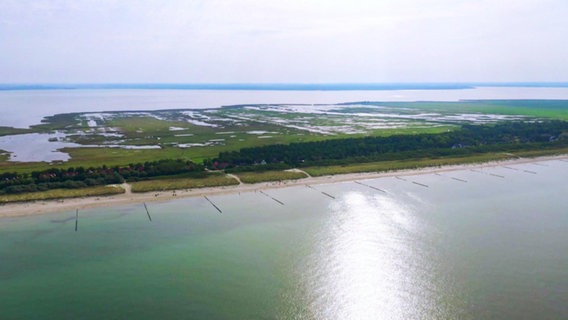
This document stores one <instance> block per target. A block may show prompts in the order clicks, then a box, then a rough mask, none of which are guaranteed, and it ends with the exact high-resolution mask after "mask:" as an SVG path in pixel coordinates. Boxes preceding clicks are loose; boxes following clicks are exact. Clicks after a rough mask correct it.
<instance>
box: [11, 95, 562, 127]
mask: <svg viewBox="0 0 568 320" xmlns="http://www.w3.org/2000/svg"><path fill="white" fill-rule="evenodd" d="M483 99H562V100H568V88H567V87H471V88H459V87H458V88H455V89H428V90H418V89H412V90H409V89H407V90H404V89H400V90H348V91H345V90H343V91H333V90H326V91H319V90H301V91H294V90H280V91H272V90H172V89H56V90H55V89H52V90H33V89H29V90H28V89H26V90H0V126H9V127H16V128H27V127H29V126H31V125H35V124H39V123H41V120H42V119H43V118H44V117H46V116H51V115H54V114H60V113H72V112H79V113H81V112H103V111H142V110H145V111H148V110H165V109H187V108H191V109H203V108H219V107H222V106H227V105H239V104H335V103H344V102H356V101H458V100H483Z"/></svg>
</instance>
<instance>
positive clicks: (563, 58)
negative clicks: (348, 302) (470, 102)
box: [0, 0, 568, 83]
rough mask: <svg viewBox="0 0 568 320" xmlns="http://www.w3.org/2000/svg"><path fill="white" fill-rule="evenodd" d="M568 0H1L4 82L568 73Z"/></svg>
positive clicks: (0, 79)
mask: <svg viewBox="0 0 568 320" xmlns="http://www.w3.org/2000/svg"><path fill="white" fill-rule="evenodd" d="M567 39H568V1H566V0H370V1H362V0H345V1H343V0H337V1H334V0H322V1H310V0H285V1H284V0H275V1H271V0H239V1H231V0H225V1H220V0H206V1H192V0H179V1H174V0H161V1H150V0H149V1H144V0H115V1H113V0H99V1H94V0H93V1H87V0H85V1H81V0H69V1H66V0H52V1H42V0H32V1H27V0H0V83H22V82H24V83H33V82H43V83H45V82H57V83H67V82H183V83H200V82H208V83H209V82H229V83H234V82H428V81H438V82H440V81H442V82H444V81H445V82H460V81H568V40H567Z"/></svg>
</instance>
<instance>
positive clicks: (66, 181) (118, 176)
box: [0, 160, 204, 194]
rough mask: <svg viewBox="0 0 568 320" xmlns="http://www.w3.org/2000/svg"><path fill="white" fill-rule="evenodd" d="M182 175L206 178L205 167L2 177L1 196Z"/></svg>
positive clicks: (185, 164) (152, 165) (174, 164)
mask: <svg viewBox="0 0 568 320" xmlns="http://www.w3.org/2000/svg"><path fill="white" fill-rule="evenodd" d="M180 173H193V174H195V175H196V176H200V175H203V173H204V167H203V166H202V165H199V164H195V163H193V162H191V161H184V160H159V161H152V162H145V163H137V164H129V165H128V166H123V167H120V166H115V167H110V168H109V167H107V166H104V165H103V166H101V167H97V168H94V167H90V168H83V167H76V168H73V167H71V168H68V169H58V168H52V169H48V170H44V171H34V172H32V173H31V174H17V173H4V174H0V194H14V193H23V192H34V191H45V190H49V189H61V188H62V189H76V188H84V187H89V186H96V185H106V184H115V183H122V182H124V181H125V180H129V181H137V180H144V179H148V178H151V177H157V176H168V175H174V174H180Z"/></svg>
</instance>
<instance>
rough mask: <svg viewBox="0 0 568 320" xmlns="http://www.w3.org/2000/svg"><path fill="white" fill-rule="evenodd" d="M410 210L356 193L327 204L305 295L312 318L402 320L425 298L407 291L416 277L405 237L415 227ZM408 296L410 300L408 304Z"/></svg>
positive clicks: (405, 205) (421, 305)
mask: <svg viewBox="0 0 568 320" xmlns="http://www.w3.org/2000/svg"><path fill="white" fill-rule="evenodd" d="M412 211H413V208H412V206H411V205H409V204H408V203H407V204H404V203H402V202H400V201H396V200H395V199H392V198H390V197H388V196H382V195H375V196H369V195H366V194H363V193H358V192H349V193H346V194H344V196H343V197H342V199H341V201H338V202H333V203H331V204H330V212H329V213H330V217H329V220H328V223H327V225H326V226H325V227H324V228H322V230H323V231H322V232H321V234H319V235H317V237H318V238H319V239H318V245H319V248H318V250H317V251H316V254H315V255H314V257H313V261H314V264H316V265H315V266H314V268H312V269H311V270H312V272H313V273H312V274H309V275H308V277H309V278H310V279H308V280H307V283H309V284H308V285H309V286H310V288H309V289H308V291H309V292H308V295H309V296H310V300H311V302H312V303H311V306H310V307H311V311H312V313H313V315H314V317H315V318H317V319H404V318H405V316H407V315H409V314H413V315H416V313H417V311H418V310H416V309H420V308H424V307H427V306H424V304H425V303H426V304H427V302H428V301H427V300H428V297H427V295H425V294H424V293H422V295H420V294H419V295H418V296H419V297H420V299H416V292H412V289H413V288H412V286H413V284H415V282H416V281H418V279H414V278H415V277H418V276H420V272H419V270H418V272H417V270H413V269H412V267H411V266H409V265H408V262H409V261H410V259H417V257H415V254H414V253H413V248H411V247H410V246H409V238H410V237H412V235H413V234H414V233H415V232H414V229H415V228H416V227H417V226H416V224H415V221H413V219H414V218H413V212H412ZM410 297H413V298H412V299H410Z"/></svg>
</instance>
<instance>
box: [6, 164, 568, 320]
mask: <svg viewBox="0 0 568 320" xmlns="http://www.w3.org/2000/svg"><path fill="white" fill-rule="evenodd" d="M511 168H512V169H511ZM511 168H504V167H498V168H487V169H480V170H478V171H470V170H464V171H455V172H446V173H441V174H440V175H435V174H426V175H419V176H412V177H403V179H405V180H406V181H404V180H400V179H397V178H394V177H393V178H381V179H373V180H364V181H361V182H363V183H365V184H367V185H370V186H373V187H376V188H380V189H382V190H385V191H386V193H383V192H380V191H377V190H374V189H371V188H369V187H366V186H364V185H360V184H357V183H354V182H349V183H338V184H324V185H315V186H313V187H314V188H315V189H311V188H307V187H305V186H298V187H289V188H282V189H271V190H264V192H266V193H267V194H268V195H270V196H272V197H274V198H276V199H278V200H280V201H282V202H283V203H284V204H285V205H281V204H279V203H277V202H275V201H273V200H272V199H270V198H269V197H266V196H265V195H263V194H262V193H260V192H250V193H241V194H231V195H222V196H211V197H210V199H211V200H212V201H214V202H215V203H216V204H217V206H219V208H221V210H222V211H223V213H222V214H219V213H218V212H217V211H216V210H215V209H214V208H213V207H212V206H211V205H210V204H209V203H208V202H207V201H206V200H205V199H203V198H186V199H179V200H175V201H170V202H164V203H149V204H148V208H149V210H150V212H151V214H152V222H150V221H149V220H148V218H147V216H146V212H145V211H144V207H143V206H142V205H141V204H136V205H129V206H123V207H115V208H104V209H93V210H88V211H81V212H79V225H78V231H77V232H75V231H74V227H75V212H62V213H58V214H49V215H43V216H35V217H23V218H4V219H0V257H1V260H0V296H1V297H2V299H0V310H2V318H3V319H4V318H6V319H20V318H21V319H24V318H25V319H30V318H53V319H77V318H83V319H106V318H133V319H155V318H163V319H170V318H192V319H519V318H522V319H562V318H566V317H568V304H566V303H565V302H566V297H567V296H568V268H566V266H567V265H568V233H566V230H568V214H567V212H568V199H567V198H566V194H567V192H568V184H567V183H566V181H565V177H566V175H567V174H568V162H563V161H560V160H554V161H546V162H541V163H539V164H527V165H515V166H511ZM525 170H526V171H525ZM458 179H459V180H458ZM464 181H467V182H464ZM426 186H428V187H426ZM322 192H325V193H327V194H329V195H331V196H333V197H335V199H332V198H331V197H328V196H326V195H325V194H323V193H322ZM0 210H2V209H1V207H0Z"/></svg>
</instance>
